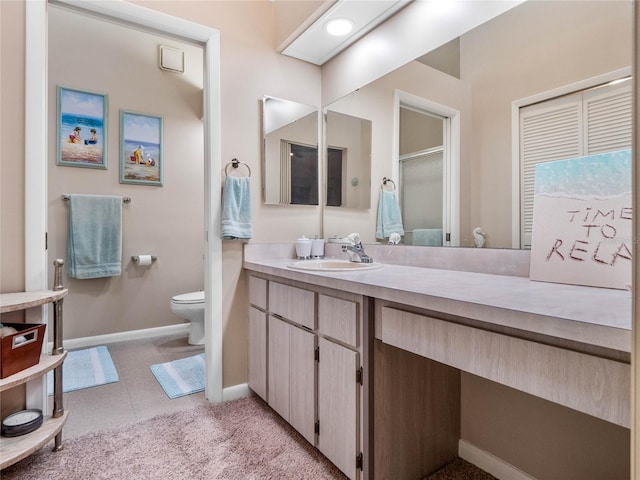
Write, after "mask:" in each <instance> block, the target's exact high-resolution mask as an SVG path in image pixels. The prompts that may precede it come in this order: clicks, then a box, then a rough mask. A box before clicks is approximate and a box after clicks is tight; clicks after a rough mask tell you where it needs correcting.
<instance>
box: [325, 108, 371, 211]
mask: <svg viewBox="0 0 640 480" xmlns="http://www.w3.org/2000/svg"><path fill="white" fill-rule="evenodd" d="M325 122H326V124H325V132H326V133H325V135H326V152H325V153H326V165H325V183H326V202H325V205H326V206H327V207H344V208H354V209H368V208H370V206H371V195H370V191H371V120H366V119H364V118H360V117H355V116H352V115H345V114H344V113H340V112H336V111H334V110H326V111H325Z"/></svg>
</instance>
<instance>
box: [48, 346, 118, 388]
mask: <svg viewBox="0 0 640 480" xmlns="http://www.w3.org/2000/svg"><path fill="white" fill-rule="evenodd" d="M118 380H120V379H119V377H118V372H117V371H116V367H115V365H114V364H113V360H111V355H110V354H109V350H107V347H105V346H104V345H102V346H100V347H93V348H87V349H84V350H74V351H71V352H67V358H66V359H65V360H64V363H63V364H62V391H63V392H65V393H66V392H73V391H75V390H82V389H83V388H90V387H96V386H98V385H105V384H107V383H114V382H117V381H118ZM47 392H48V393H49V395H53V372H50V373H49V375H47Z"/></svg>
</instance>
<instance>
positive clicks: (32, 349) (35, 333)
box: [0, 323, 46, 378]
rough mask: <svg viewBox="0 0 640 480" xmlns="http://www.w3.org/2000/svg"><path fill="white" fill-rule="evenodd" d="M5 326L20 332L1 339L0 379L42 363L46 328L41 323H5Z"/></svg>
mask: <svg viewBox="0 0 640 480" xmlns="http://www.w3.org/2000/svg"><path fill="white" fill-rule="evenodd" d="M3 325H4V326H5V327H13V328H15V329H16V330H17V331H18V332H17V333H14V334H11V335H7V336H6V337H2V339H0V358H1V360H0V378H6V377H8V376H10V375H13V374H14V373H18V372H20V371H22V370H24V369H26V368H29V367H33V366H34V365H37V364H38V362H40V354H41V353H42V342H43V340H44V330H45V328H46V325H45V324H41V323H3ZM21 337H23V338H24V340H23V339H22V338H21Z"/></svg>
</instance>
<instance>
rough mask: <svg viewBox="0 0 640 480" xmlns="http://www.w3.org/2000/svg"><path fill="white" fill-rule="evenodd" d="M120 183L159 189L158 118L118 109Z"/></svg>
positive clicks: (160, 171)
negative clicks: (153, 186)
mask: <svg viewBox="0 0 640 480" xmlns="http://www.w3.org/2000/svg"><path fill="white" fill-rule="evenodd" d="M120 183H134V184H139V185H156V186H162V117H159V116H156V115H148V114H144V113H136V112H128V111H126V110H120Z"/></svg>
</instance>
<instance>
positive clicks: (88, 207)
mask: <svg viewBox="0 0 640 480" xmlns="http://www.w3.org/2000/svg"><path fill="white" fill-rule="evenodd" d="M121 264H122V197H113V196H102V195H70V196H69V249H68V263H67V273H68V275H69V276H70V277H74V278H81V279H85V278H100V277H112V276H116V275H120V272H121Z"/></svg>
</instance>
